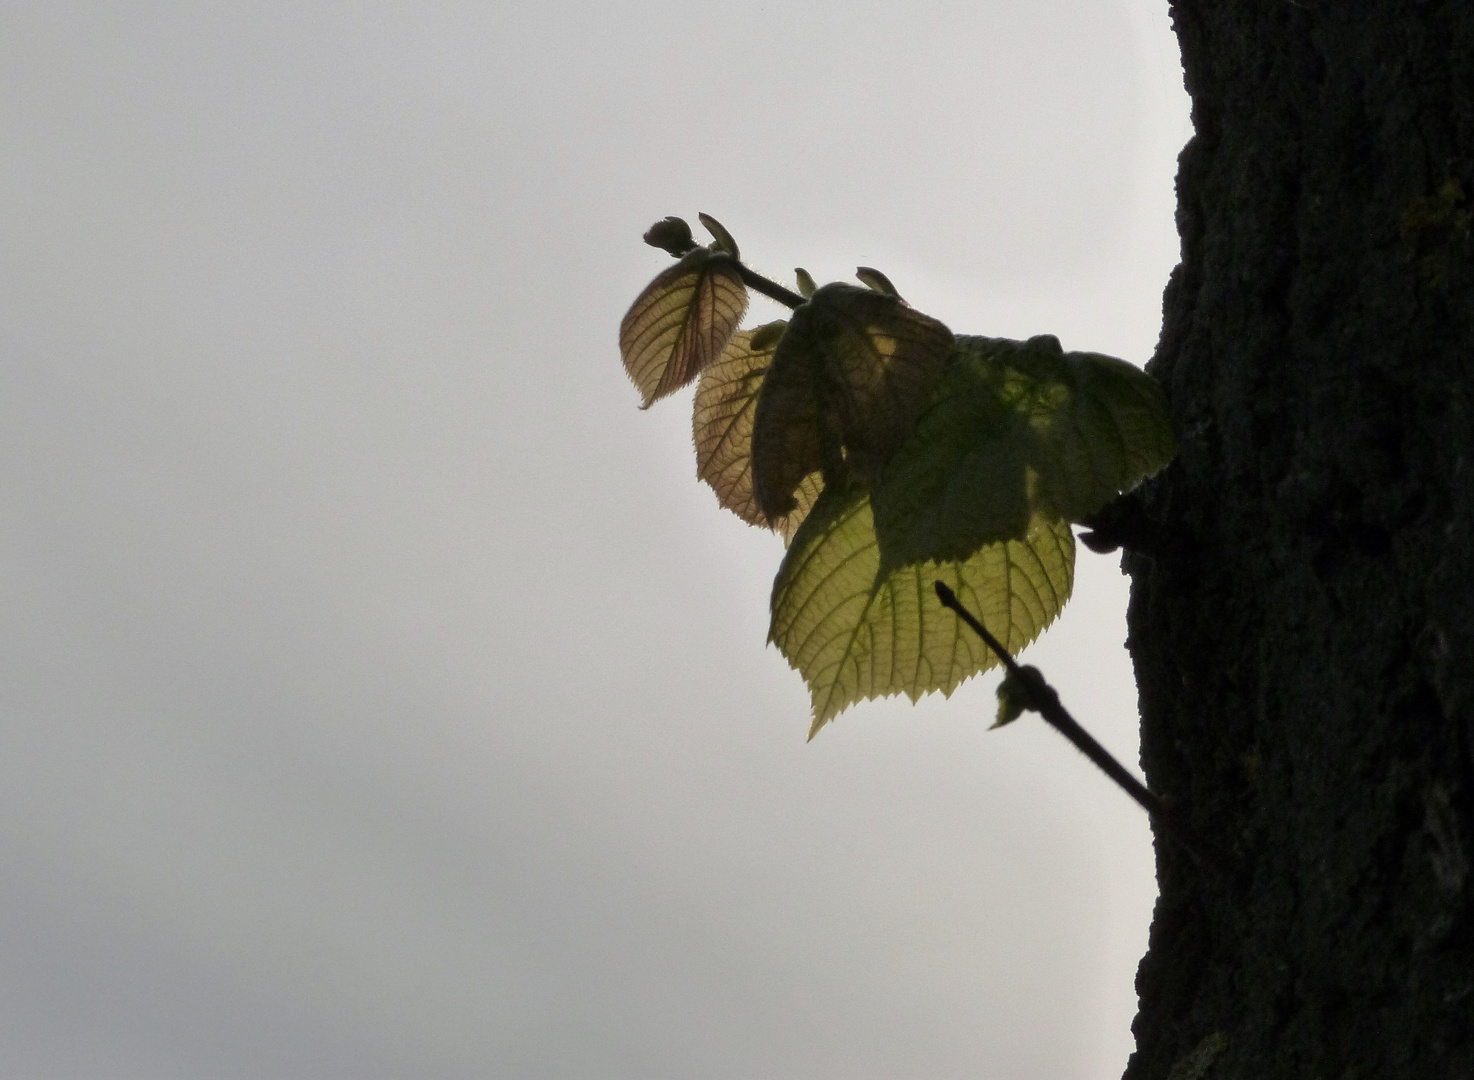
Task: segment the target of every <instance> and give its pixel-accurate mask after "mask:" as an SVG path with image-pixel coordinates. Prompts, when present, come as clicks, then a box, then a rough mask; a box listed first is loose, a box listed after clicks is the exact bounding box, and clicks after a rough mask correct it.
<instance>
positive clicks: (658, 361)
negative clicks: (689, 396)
mask: <svg viewBox="0 0 1474 1080" xmlns="http://www.w3.org/2000/svg"><path fill="white" fill-rule="evenodd" d="M746 310H747V287H746V286H745V285H743V284H742V278H741V276H740V274H739V273H738V270H737V264H736V263H735V262H733V261H732V260H731V259H730V258H727V257H726V256H714V255H713V253H712V251H711V250H710V249H708V248H697V249H695V250H694V251H692V252H690V253H689V254H687V255H685V256H683V257H682V258H681V260H680V261H679V262H678V263H676V264H675V265H674V266H671V267H668V268H667V269H666V270H664V271H662V272H661V273H660V274H658V275H657V276H656V278H655V280H654V281H652V282H651V283H650V284H649V285H648V286H646V288H645V291H644V292H642V293H641V294H640V296H639V298H638V299H637V300H635V302H634V303H633V304H632V305H630V309H629V311H628V312H627V313H626V314H625V317H624V321H623V322H621V323H620V325H619V351H620V352H621V353H622V354H623V356H624V369H625V371H626V372H627V373H628V374H629V377H630V381H631V382H633V383H634V384H635V387H636V389H638V390H639V391H640V396H641V398H642V401H641V403H640V407H641V408H643V409H648V408H649V407H650V406H651V405H653V404H654V403H655V402H656V401H659V400H660V399H661V398H663V397H665V396H666V395H667V394H672V393H674V392H675V391H677V390H679V389H680V388H681V387H683V386H685V385H686V384H687V383H689V382H690V381H691V380H692V379H694V378H696V376H697V375H698V374H700V373H701V370H702V369H703V368H704V367H706V366H707V365H708V364H710V363H712V362H713V361H714V360H716V358H717V357H718V356H720V355H721V352H722V350H723V349H724V348H726V345H727V342H728V341H729V340H730V339H731V337H732V334H733V332H734V331H736V329H737V324H738V323H739V322H741V321H742V314H743V312H745V311H746Z"/></svg>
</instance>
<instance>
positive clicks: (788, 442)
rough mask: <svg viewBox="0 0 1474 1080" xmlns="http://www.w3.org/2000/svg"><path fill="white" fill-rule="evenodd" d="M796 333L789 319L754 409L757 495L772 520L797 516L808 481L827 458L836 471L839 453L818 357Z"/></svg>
mask: <svg viewBox="0 0 1474 1080" xmlns="http://www.w3.org/2000/svg"><path fill="white" fill-rule="evenodd" d="M806 306H807V305H805V307H806ZM798 310H799V311H802V310H803V308H799V309H798ZM792 337H793V324H792V323H789V327H788V329H787V330H785V331H784V332H783V336H782V338H780V339H779V340H778V342H777V344H776V347H775V349H774V351H773V355H772V359H771V361H770V362H769V365H768V372H767V375H766V376H765V377H764V379H763V381H762V385H761V387H760V389H759V391H758V397H757V403H756V406H755V407H754V409H753V426H752V435H751V440H750V445H751V448H752V449H751V456H752V488H753V497H754V498H755V499H756V501H757V508H758V512H759V513H760V514H761V515H762V517H763V518H764V519H765V520H767V521H779V520H782V519H783V518H786V517H787V516H788V515H790V514H792V513H793V512H794V509H795V508H796V507H797V506H798V491H799V488H800V487H801V486H802V485H803V484H804V482H805V480H806V479H807V478H808V477H809V476H812V475H813V474H814V473H823V472H824V471H825V467H826V462H828V463H829V464H830V466H831V467H830V470H829V471H830V473H831V474H832V473H833V468H832V462H833V459H834V458H835V457H836V455H837V453H838V442H837V440H835V439H834V438H832V437H831V438H826V435H825V426H824V425H825V414H824V412H823V403H822V401H821V399H820V396H819V375H820V372H819V367H818V358H817V357H816V356H815V355H813V354H812V353H809V352H805V351H804V349H802V348H798V349H795V348H794V347H793V345H792V342H791V338H792ZM826 447H828V448H829V449H828V450H827V451H826Z"/></svg>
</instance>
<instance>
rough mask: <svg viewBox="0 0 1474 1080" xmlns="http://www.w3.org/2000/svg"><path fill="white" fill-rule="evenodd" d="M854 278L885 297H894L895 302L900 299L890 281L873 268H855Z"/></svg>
mask: <svg viewBox="0 0 1474 1080" xmlns="http://www.w3.org/2000/svg"><path fill="white" fill-rule="evenodd" d="M855 277H857V278H859V279H860V281H861V282H863V283H864V284H865V285H866V286H867V287H869V288H870V289H873V290H874V291H875V292H878V293H884V294H885V295H886V296H894V297H895V298H896V299H897V300H899V299H901V294H900V293H899V292H897V291H896V287H895V286H894V285H892V284H891V279H890V278H888V277H886V276H885V275H884V274H882V273H881V272H880V271H879V270H877V269H875V267H873V266H857V267H855Z"/></svg>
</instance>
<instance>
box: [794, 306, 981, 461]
mask: <svg viewBox="0 0 1474 1080" xmlns="http://www.w3.org/2000/svg"><path fill="white" fill-rule="evenodd" d="M785 336H793V337H794V339H795V346H798V345H799V344H800V343H801V344H802V345H803V347H805V348H806V349H808V350H812V351H814V352H815V353H816V354H817V355H818V356H820V357H822V361H823V371H824V382H825V384H826V388H827V389H828V394H827V397H828V399H829V400H828V401H827V402H826V406H827V407H828V408H829V409H832V410H833V412H834V415H835V418H836V420H837V422H838V425H839V432H840V438H841V439H842V440H843V442H844V448H845V456H846V460H847V461H848V462H849V464H850V465H851V466H852V467H854V468H856V469H857V470H858V471H859V472H860V473H861V474H862V475H864V476H868V477H872V478H873V477H874V476H875V475H876V474H878V473H879V471H880V469H881V467H882V466H883V465H884V464H885V462H886V460H887V459H889V457H890V455H891V454H892V453H893V452H894V451H895V449H896V447H897V446H899V445H900V444H901V441H902V440H903V439H904V438H905V437H906V436H907V435H908V434H909V433H910V431H911V427H912V425H913V424H914V423H915V422H916V416H917V414H918V413H919V412H920V411H921V409H922V407H923V406H924V405H925V404H926V402H927V399H928V398H929V397H930V395H931V393H932V389H933V387H934V386H935V384H936V382H937V379H938V378H939V377H940V376H941V374H942V370H943V368H944V367H945V365H946V362H947V354H948V351H949V350H950V349H951V346H952V331H950V330H948V329H947V328H946V327H945V326H944V325H942V324H941V323H939V322H938V321H937V320H936V319H933V318H931V317H930V316H927V315H923V314H922V313H921V312H919V311H917V310H915V309H914V308H911V307H908V306H907V305H906V304H905V303H903V302H902V301H901V300H900V299H899V298H898V297H895V296H891V295H888V294H886V293H881V292H874V291H872V290H870V289H864V288H858V287H856V286H854V285H844V284H840V283H838V282H836V283H833V284H830V285H825V286H824V287H823V288H821V289H820V290H819V291H818V292H816V293H815V294H814V296H813V298H812V299H811V300H809V302H808V303H807V304H805V305H804V306H803V307H801V308H799V309H798V310H797V311H795V312H794V313H793V322H792V325H791V326H790V328H789V335H785Z"/></svg>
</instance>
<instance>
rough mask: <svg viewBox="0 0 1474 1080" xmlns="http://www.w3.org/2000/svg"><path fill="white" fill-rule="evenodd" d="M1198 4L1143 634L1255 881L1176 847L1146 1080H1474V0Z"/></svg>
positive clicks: (1189, 779)
mask: <svg viewBox="0 0 1474 1080" xmlns="http://www.w3.org/2000/svg"><path fill="white" fill-rule="evenodd" d="M1173 17H1174V22H1175V26H1176V30H1177V33H1178V38H1179V40H1180V42H1181V45H1182V51H1183V61H1184V66H1185V70H1186V77H1187V85H1188V90H1189V92H1190V93H1191V95H1192V100H1193V111H1194V123H1195V128H1196V135H1195V137H1194V138H1193V140H1192V141H1191V142H1190V143H1189V144H1188V146H1187V148H1186V149H1185V150H1184V151H1183V154H1182V158H1181V162H1180V171H1179V176H1178V199H1179V209H1178V224H1179V229H1180V231H1181V234H1182V241H1183V262H1182V265H1181V266H1179V267H1178V269H1177V271H1176V272H1175V273H1174V276H1173V278H1172V281H1171V283H1170V284H1169V286H1168V288H1167V293H1166V297H1165V322H1164V327H1163V333H1162V340H1161V343H1160V345H1159V347H1158V351H1157V355H1156V357H1155V358H1154V359H1153V361H1152V364H1151V366H1150V368H1149V370H1150V371H1152V372H1153V374H1155V375H1156V376H1157V378H1158V379H1159V380H1160V381H1161V382H1162V383H1163V385H1164V386H1165V387H1166V389H1167V392H1168V395H1169V398H1170V400H1171V406H1172V411H1173V416H1174V419H1175V422H1176V424H1177V430H1178V433H1179V437H1180V439H1181V453H1180V456H1179V458H1178V460H1177V461H1176V462H1175V463H1174V464H1173V465H1172V467H1171V468H1170V469H1169V470H1168V471H1167V472H1165V473H1164V474H1163V475H1162V476H1161V477H1160V478H1158V479H1157V480H1156V481H1154V482H1153V483H1152V484H1150V485H1149V486H1148V487H1147V488H1146V489H1144V491H1143V493H1142V496H1141V499H1142V505H1143V508H1144V511H1145V514H1146V518H1147V520H1148V522H1149V523H1150V524H1151V526H1152V529H1151V532H1150V534H1149V542H1146V543H1143V544H1142V545H1141V547H1140V550H1138V551H1133V552H1128V554H1127V557H1126V565H1127V568H1128V569H1129V570H1130V572H1131V574H1132V578H1133V582H1132V600H1131V609H1130V648H1131V653H1132V657H1133V659H1134V662H1135V665H1136V672H1137V679H1138V683H1139V686H1140V692H1141V707H1142V725H1143V727H1142V757H1143V765H1144V767H1145V769H1146V773H1147V777H1148V780H1149V783H1150V785H1151V786H1152V788H1153V789H1154V790H1155V791H1156V792H1157V793H1159V794H1160V795H1162V796H1164V797H1166V798H1167V799H1168V800H1169V802H1170V803H1171V804H1172V805H1173V806H1174V807H1175V809H1176V811H1177V812H1178V814H1179V815H1180V817H1181V818H1182V819H1183V820H1184V822H1185V823H1186V824H1187V825H1188V827H1189V828H1191V829H1192V830H1194V831H1195V832H1197V833H1198V834H1199V835H1200V836H1201V837H1203V838H1204V839H1205V840H1207V841H1208V842H1209V843H1211V844H1213V845H1215V846H1216V847H1217V848H1219V849H1221V850H1222V851H1223V852H1224V853H1225V857H1226V859H1227V860H1228V861H1229V862H1230V863H1231V868H1230V870H1229V871H1228V872H1227V873H1224V874H1213V873H1210V872H1206V871H1203V870H1200V869H1199V868H1198V867H1197V866H1196V865H1195V864H1194V863H1193V862H1192V861H1191V860H1190V859H1189V858H1188V857H1187V856H1186V855H1185V854H1184V853H1183V852H1182V851H1181V850H1180V849H1178V848H1175V847H1173V846H1172V845H1171V842H1170V841H1168V840H1166V839H1164V838H1161V837H1160V836H1159V839H1158V843H1157V850H1158V869H1159V877H1160V883H1161V890H1162V892H1161V898H1160V900H1159V901H1158V905H1157V910H1156V913H1155V916H1154V920H1153V925H1152V933H1151V945H1150V951H1149V952H1148V954H1147V956H1146V958H1145V959H1144V960H1143V961H1142V964H1141V968H1140V972H1139V975H1138V980H1137V985H1138V990H1139V992H1140V995H1141V1010H1140V1013H1139V1015H1138V1017H1137V1020H1136V1024H1135V1031H1136V1036H1137V1041H1138V1047H1139V1049H1138V1051H1137V1053H1136V1055H1135V1056H1134V1057H1133V1058H1132V1060H1131V1063H1130V1065H1129V1067H1128V1069H1127V1072H1126V1076H1127V1078H1128V1080H1168V1078H1169V1077H1172V1080H1195V1078H1196V1077H1197V1076H1198V1075H1204V1076H1207V1077H1208V1078H1209V1080H1229V1078H1246V1080H1247V1078H1251V1077H1252V1078H1253V1080H1276V1078H1281V1077H1283V1078H1286V1080H1288V1078H1291V1077H1293V1078H1294V1080H1313V1078H1326V1080H1330V1078H1351V1077H1367V1078H1371V1077H1376V1078H1384V1077H1417V1078H1419V1080H1443V1078H1458V1080H1469V1078H1474V908H1471V897H1474V873H1471V866H1474V843H1471V838H1474V400H1471V399H1474V269H1471V266H1474V264H1471V239H1470V232H1471V219H1470V209H1471V205H1474V3H1471V2H1468V0H1465V2H1460V3H1437V2H1427V3H1419V2H1416V0H1402V2H1398V3H1392V2H1384V3H1367V2H1333V0H1191V2H1188V0H1183V2H1179V3H1177V4H1175V5H1174V6H1173ZM1205 1040H1208V1041H1206V1042H1205ZM1225 1040H1226V1041H1225ZM1220 1048H1222V1049H1221V1051H1220ZM1195 1049H1201V1051H1202V1052H1201V1053H1199V1054H1198V1055H1197V1056H1196V1057H1195V1058H1194V1057H1193V1056H1192V1055H1193V1051H1194V1050H1195ZM1204 1066H1206V1070H1204V1068H1203V1067H1204ZM1174 1067H1176V1072H1175V1074H1174Z"/></svg>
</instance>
